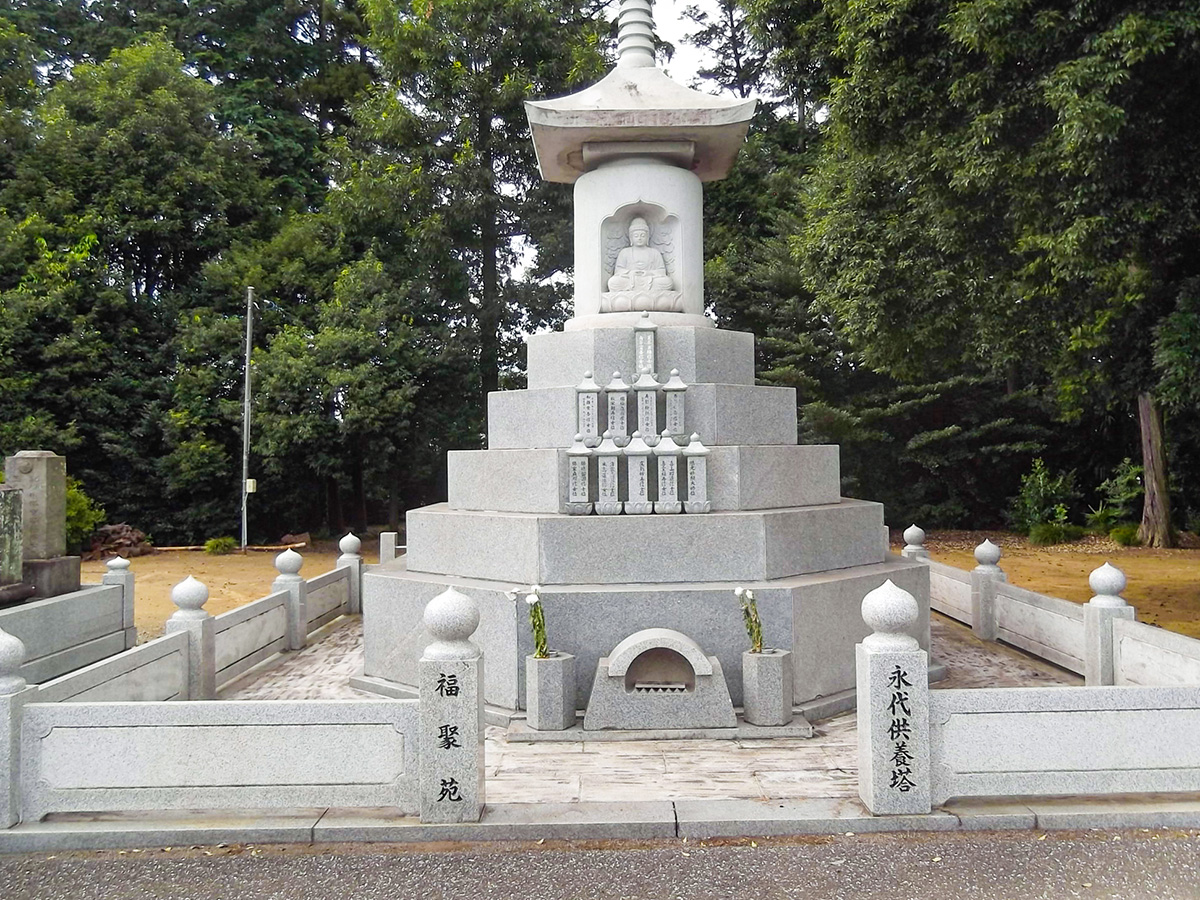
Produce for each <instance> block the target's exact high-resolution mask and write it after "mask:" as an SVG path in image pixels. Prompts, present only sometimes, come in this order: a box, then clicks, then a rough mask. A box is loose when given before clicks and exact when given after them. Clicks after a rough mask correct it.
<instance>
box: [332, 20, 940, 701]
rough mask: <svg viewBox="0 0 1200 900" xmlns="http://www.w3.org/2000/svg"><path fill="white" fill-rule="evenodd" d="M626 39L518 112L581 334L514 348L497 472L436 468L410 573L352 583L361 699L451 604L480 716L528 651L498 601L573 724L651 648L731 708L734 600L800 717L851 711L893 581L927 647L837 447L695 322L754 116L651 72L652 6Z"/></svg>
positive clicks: (492, 404)
mask: <svg viewBox="0 0 1200 900" xmlns="http://www.w3.org/2000/svg"><path fill="white" fill-rule="evenodd" d="M619 16H620V18H619V38H618V51H619V61H618V63H617V65H616V67H615V68H614V69H613V70H612V71H611V72H610V73H609V74H608V75H607V76H606V77H605V78H603V79H602V80H601V81H600V82H598V83H597V84H595V85H592V86H591V87H589V88H586V89H585V90H582V91H579V92H578V93H575V94H572V95H570V96H567V97H562V98H559V99H555V100H544V101H535V102H530V103H528V104H526V107H527V112H528V116H529V122H530V125H531V128H532V132H533V142H534V145H535V147H536V149H537V156H538V162H539V166H540V169H541V174H542V177H543V178H545V179H547V180H549V181H556V182H564V183H569V184H574V186H575V188H574V199H575V210H574V219H575V221H574V227H575V298H574V303H575V307H574V317H573V318H571V319H570V320H569V321H568V322H567V323H566V325H565V327H564V329H563V330H562V331H561V332H554V333H549V334H538V335H533V336H531V337H530V338H529V339H528V349H529V353H528V384H529V387H528V389H526V390H519V391H500V392H496V393H492V394H491V395H490V396H489V398H488V449H486V450H467V451H451V452H450V454H449V459H448V470H449V497H448V501H447V502H446V503H439V504H435V505H433V506H427V507H424V508H422V509H416V510H412V511H410V512H409V513H408V516H407V554H406V555H404V556H401V557H400V558H398V559H396V560H395V561H393V562H388V563H386V564H382V565H380V566H377V567H373V568H372V569H371V570H369V571H368V573H367V574H366V575H365V576H364V579H363V617H364V630H365V669H364V673H363V677H361V678H358V679H355V684H356V685H358V686H360V687H365V688H368V689H371V690H375V691H378V692H381V693H386V694H395V695H400V696H403V695H407V694H411V693H412V692H413V691H414V690H415V686H416V684H417V661H418V660H419V658H420V655H421V650H422V648H424V647H425V646H426V645H427V644H428V643H429V640H430V639H429V636H428V635H427V634H426V633H425V632H424V628H423V625H422V618H421V617H422V613H423V611H424V609H425V606H426V604H427V603H428V602H429V601H430V600H431V599H432V598H433V597H434V596H435V595H436V594H438V593H439V592H440V591H443V590H444V589H445V588H446V586H447V585H454V586H455V587H456V588H457V589H458V590H460V591H462V592H464V593H466V594H468V595H470V596H471V597H473V598H474V599H475V600H476V602H477V603H478V605H479V608H480V611H481V621H480V626H479V629H478V631H477V632H476V633H475V638H474V640H475V641H476V642H477V643H479V644H480V645H481V647H482V649H483V651H484V655H485V659H486V666H485V667H484V693H485V699H486V702H487V703H488V704H489V708H490V712H489V715H490V716H491V717H492V719H493V720H494V721H503V720H504V719H505V718H506V717H510V716H513V715H519V711H520V710H522V709H524V707H525V698H526V686H525V666H524V660H525V657H526V655H527V654H529V653H531V652H532V650H533V642H532V637H531V635H530V629H529V625H528V609H527V607H526V606H525V604H524V603H523V602H514V601H513V599H512V592H513V591H514V589H516V590H522V589H528V587H529V586H530V585H534V584H536V585H539V586H540V588H539V589H540V594H541V598H542V603H543V609H544V611H545V617H546V622H547V630H548V634H549V639H550V645H551V647H553V648H556V649H558V650H561V651H564V652H566V653H570V654H573V655H574V656H575V658H576V661H577V673H578V674H577V677H576V679H575V681H576V695H577V704H576V706H577V708H578V709H580V710H584V709H586V708H587V705H588V700H589V694H590V692H591V688H592V683H593V674H594V673H595V672H596V671H597V665H598V664H599V663H600V662H601V660H604V659H605V658H606V657H608V656H609V654H610V651H612V650H613V648H615V647H617V646H618V645H619V644H621V642H622V641H624V640H625V639H626V638H628V637H629V636H630V635H633V634H635V633H636V632H639V631H640V630H644V629H658V630H663V629H666V630H669V631H671V632H672V633H675V632H677V633H679V634H681V635H684V636H686V638H688V639H690V640H691V641H693V642H694V643H695V644H696V645H697V646H698V647H699V648H702V651H703V654H707V655H708V656H709V657H713V658H715V659H716V660H719V664H720V667H721V669H723V672H724V675H725V678H726V679H727V682H728V686H729V692H730V695H731V697H732V700H733V703H735V704H740V702H741V671H742V652H743V651H744V650H746V649H747V648H748V644H747V638H746V633H745V630H744V628H743V624H742V616H741V610H740V606H739V602H738V600H737V598H735V596H734V593H733V591H734V588H735V587H738V586H745V587H747V588H753V589H754V594H755V596H756V597H757V603H758V609H759V612H760V615H761V617H762V623H763V633H764V636H765V639H766V643H767V646H770V647H775V648H779V649H782V650H790V651H792V657H793V675H794V682H795V684H794V697H795V701H796V703H797V704H798V705H799V706H800V708H801V709H805V708H806V705H807V708H809V709H812V708H813V706H812V704H811V703H810V701H814V700H817V698H825V700H824V701H821V702H823V703H824V706H822V707H821V708H822V709H825V710H829V709H832V708H834V707H836V706H838V705H840V704H843V703H844V704H845V705H853V699H852V698H853V688H854V677H855V676H854V645H855V643H856V642H857V641H860V640H862V639H863V638H864V637H865V636H866V634H867V628H866V626H865V625H864V624H863V620H862V617H861V615H860V612H859V606H860V603H861V601H862V598H863V596H864V595H865V594H866V593H867V592H868V591H870V590H872V589H873V588H876V587H878V586H879V585H880V584H882V583H883V581H884V580H885V579H888V578H890V579H891V580H892V581H893V582H894V583H895V584H897V585H899V586H901V587H903V588H905V589H906V590H908V591H910V592H911V593H913V594H914V595H915V596H917V597H918V598H919V602H920V607H921V613H920V617H919V620H918V625H917V631H916V633H915V636H916V637H917V638H918V640H919V641H920V642H921V645H922V646H924V647H926V648H928V637H929V620H928V608H929V603H928V598H929V584H928V569H927V568H926V567H925V566H924V565H921V564H920V563H914V562H910V561H907V560H900V559H899V558H896V557H893V556H890V555H889V554H888V552H887V540H886V530H885V527H884V522H883V507H882V506H881V505H880V504H878V503H871V502H867V501H863V500H852V499H847V498H843V497H841V496H840V490H839V486H840V472H839V458H838V448H837V447H836V446H832V445H798V444H797V442H796V441H797V421H796V392H795V390H793V389H792V388H784V387H767V386H762V385H756V384H755V382H754V335H752V334H749V333H746V332H738V331H729V330H725V329H720V328H717V327H716V325H715V323H714V322H713V321H712V320H711V319H709V318H708V317H707V316H706V315H705V303H704V258H703V218H702V205H703V188H702V184H703V183H704V182H706V181H717V180H719V179H721V178H724V177H725V176H726V175H727V174H728V172H729V170H730V168H731V166H732V165H733V163H734V159H735V157H736V156H737V152H738V148H739V147H740V146H741V144H742V142H743V141H744V139H745V135H746V130H747V128H748V126H749V121H750V118H751V116H752V114H753V112H754V108H755V103H756V101H754V100H731V99H727V98H722V97H714V96H710V95H708V94H704V93H700V92H698V91H694V90H690V89H688V88H685V87H683V86H681V85H678V84H676V83H675V82H673V81H671V79H670V78H668V77H667V76H666V75H665V74H664V73H663V72H662V70H660V69H659V68H657V66H656V65H655V62H654V53H653V31H652V20H651V16H650V4H649V0H622V3H621V9H620V14H619ZM847 699H848V703H847V702H845V701H847Z"/></svg>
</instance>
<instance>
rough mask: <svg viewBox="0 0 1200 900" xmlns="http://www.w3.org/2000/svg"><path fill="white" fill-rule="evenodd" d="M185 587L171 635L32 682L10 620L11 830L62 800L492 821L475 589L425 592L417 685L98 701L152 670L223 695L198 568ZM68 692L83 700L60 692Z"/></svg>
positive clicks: (6, 679)
mask: <svg viewBox="0 0 1200 900" xmlns="http://www.w3.org/2000/svg"><path fill="white" fill-rule="evenodd" d="M343 550H345V545H343ZM287 567H293V568H295V569H297V570H298V568H299V566H294V565H293V563H292V561H290V560H288V561H286V563H285V566H284V568H287ZM346 568H348V567H346ZM283 574H289V573H286V572H284V573H283ZM290 574H295V573H294V572H293V573H290ZM319 589H320V587H318V590H319ZM277 593H283V592H277ZM297 593H300V594H303V591H300V592H297ZM173 596H174V598H175V600H176V602H177V604H178V605H179V607H180V608H179V611H178V612H177V613H175V614H174V616H172V619H171V622H170V623H168V624H169V628H168V634H167V635H166V636H165V637H163V638H160V639H158V640H157V641H151V642H150V643H148V644H145V645H143V646H141V647H138V648H136V649H134V650H132V651H130V652H129V653H127V654H122V655H121V656H120V657H119V658H116V659H114V660H106V661H105V662H104V663H101V664H99V666H96V667H91V671H90V672H89V671H88V670H84V671H81V672H78V673H74V674H72V675H71V676H68V677H67V678H64V679H59V680H58V681H57V682H55V683H52V684H49V685H43V686H38V685H28V684H26V681H25V679H24V678H23V677H21V675H20V671H21V665H22V662H23V660H24V656H25V651H24V647H23V646H22V643H21V641H20V640H18V639H17V638H15V637H13V636H12V635H9V634H7V633H5V632H3V631H0V829H8V828H11V827H13V826H14V825H17V823H18V822H24V823H36V822H37V821H39V820H40V819H41V818H42V817H44V816H45V815H47V814H50V813H71V812H81V811H87V812H108V811H126V810H135V811H155V810H180V809H271V808H281V807H379V806H386V807H392V808H395V809H396V810H397V815H411V814H416V813H419V814H420V816H421V820H422V821H423V822H431V823H454V822H474V821H478V819H479V815H480V812H481V810H482V808H483V802H484V780H483V736H484V729H483V700H482V696H483V695H482V691H481V689H480V677H481V670H482V664H483V661H482V654H481V653H480V651H479V649H478V647H476V646H475V644H473V643H472V642H471V640H470V638H471V636H472V635H473V634H474V632H475V629H476V627H477V626H478V624H479V611H478V609H477V608H476V606H475V604H474V601H472V600H471V599H469V598H468V597H466V596H464V595H463V594H461V593H459V592H457V591H455V590H454V589H453V588H450V589H448V590H446V591H444V592H443V593H442V594H439V595H438V596H437V597H435V598H434V599H433V600H432V601H430V603H429V605H428V606H427V607H426V609H425V617H424V622H425V629H426V631H427V632H428V633H429V634H430V635H431V637H432V638H433V643H431V644H430V645H429V647H428V648H427V649H426V651H425V653H424V655H423V657H422V659H421V660H420V672H421V689H420V699H419V700H378V701H374V700H371V701H358V700H351V701H324V702H321V701H209V702H205V703H188V702H161V701H159V700H156V699H155V700H146V702H140V703H129V702H90V701H91V700H93V699H94V698H98V697H101V696H103V697H104V699H106V700H109V699H113V698H119V699H121V700H128V699H145V696H146V695H145V693H144V692H145V690H146V689H147V685H148V682H149V681H150V680H152V679H151V678H150V677H149V674H150V673H151V671H152V670H153V671H154V674H155V677H157V678H161V679H163V681H164V683H168V682H169V683H171V684H173V688H164V689H163V690H174V691H175V693H176V699H182V698H183V697H184V696H190V697H197V696H209V695H210V694H209V693H206V692H208V691H210V688H211V684H212V679H213V676H214V673H215V668H214V667H213V653H212V651H213V650H214V647H213V644H214V643H215V641H214V636H215V633H216V632H215V628H214V625H213V623H214V620H213V617H211V616H208V615H207V613H205V612H204V610H203V606H204V602H205V600H207V596H208V591H207V589H206V588H205V587H204V585H202V584H201V583H200V582H198V581H196V580H195V579H188V580H186V581H184V582H182V583H181V584H180V585H178V586H177V587H176V589H175V591H174V592H173ZM289 596H290V594H289ZM263 599H264V600H273V596H272V597H268V598H263ZM260 602H261V601H260ZM259 615H265V614H261V613H260V614H259ZM322 615H323V614H322ZM256 617H258V616H257V615H256V616H252V617H251V618H250V619H246V620H243V621H242V623H240V624H244V623H245V622H250V621H253V619H254V618H256ZM320 617H321V616H318V618H320ZM233 627H234V628H236V627H237V626H233ZM230 630H232V628H231V629H226V631H230ZM270 630H271V629H267V631H270ZM276 640H277V639H276ZM101 667H104V670H103V671H101ZM155 667H158V668H157V669H156V668H155ZM185 691H186V693H185ZM97 692H99V693H97ZM56 700H71V701H73V702H69V703H64V702H47V701H56ZM80 701H83V702H80ZM18 827H19V826H18ZM4 833H5V832H2V831H0V849H3V846H4V840H3V838H4Z"/></svg>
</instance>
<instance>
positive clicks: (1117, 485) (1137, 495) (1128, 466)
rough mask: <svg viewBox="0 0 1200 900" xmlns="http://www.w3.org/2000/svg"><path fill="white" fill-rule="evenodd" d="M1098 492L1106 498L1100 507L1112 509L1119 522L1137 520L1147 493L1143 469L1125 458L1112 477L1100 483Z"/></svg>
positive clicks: (1114, 470)
mask: <svg viewBox="0 0 1200 900" xmlns="http://www.w3.org/2000/svg"><path fill="white" fill-rule="evenodd" d="M1098 490H1099V491H1100V494H1101V495H1102V496H1103V497H1104V501H1103V502H1102V503H1101V504H1100V505H1101V506H1107V507H1108V508H1109V509H1111V510H1112V511H1113V512H1114V513H1115V514H1116V518H1117V520H1118V521H1120V520H1121V519H1132V518H1135V517H1136V516H1137V514H1138V512H1139V511H1140V504H1139V502H1138V501H1139V500H1141V499H1142V494H1144V493H1145V492H1146V489H1145V487H1144V486H1143V485H1142V467H1141V466H1135V465H1134V464H1133V462H1132V461H1131V460H1130V459H1129V457H1128V456H1127V457H1125V458H1124V459H1123V460H1121V462H1119V463H1118V464H1117V467H1116V468H1115V469H1113V473H1112V477H1110V478H1108V479H1106V480H1104V481H1102V482H1101V483H1100V487H1099V489H1098ZM1113 524H1114V525H1115V524H1116V523H1113Z"/></svg>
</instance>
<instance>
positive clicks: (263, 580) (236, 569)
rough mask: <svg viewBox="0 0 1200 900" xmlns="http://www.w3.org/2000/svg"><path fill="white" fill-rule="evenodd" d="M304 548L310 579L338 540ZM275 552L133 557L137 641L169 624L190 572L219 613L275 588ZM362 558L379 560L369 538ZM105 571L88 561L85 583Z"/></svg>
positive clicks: (324, 566) (330, 563)
mask: <svg viewBox="0 0 1200 900" xmlns="http://www.w3.org/2000/svg"><path fill="white" fill-rule="evenodd" d="M299 552H300V554H301V556H303V557H304V565H303V567H302V568H301V569H300V574H301V575H303V576H304V577H305V578H313V577H315V576H317V575H320V574H321V573H322V572H328V571H329V570H330V569H332V568H333V567H334V564H335V563H336V562H337V558H338V551H337V546H336V545H335V544H333V543H329V544H327V545H326V544H317V545H316V546H314V547H312V548H308V549H304V550H301V551H299ZM275 556H276V554H275V553H271V552H266V553H264V552H258V551H249V552H247V553H246V555H245V556H243V555H242V554H240V553H231V554H229V555H227V556H211V555H209V554H207V553H204V552H203V551H195V550H167V551H162V552H159V553H155V554H152V555H150V556H138V557H135V558H134V559H132V560H130V571H132V572H133V574H134V590H133V598H134V600H133V617H134V621H135V623H136V625H137V629H138V640H139V641H147V640H150V639H152V638H156V637H158V636H160V635H161V634H162V633H163V626H164V624H165V623H166V621H167V619H168V618H169V617H170V615H171V613H173V612H175V604H174V603H172V602H171V588H173V587H174V586H175V585H177V584H178V583H179V582H181V581H183V579H185V578H187V576H189V575H192V576H194V577H195V578H198V579H199V580H200V581H202V582H204V584H205V585H207V586H208V591H209V600H208V603H206V604H205V605H204V608H205V610H207V611H208V612H210V613H212V614H213V615H214V616H215V615H220V614H221V613H223V612H228V611H229V610H231V609H235V608H237V607H239V606H242V605H244V604H246V603H249V602H250V601H251V600H257V599H258V598H259V597H265V596H266V595H267V594H269V593H271V582H272V581H274V580H275V576H276V575H278V574H279V573H278V572H276V571H275ZM363 559H365V560H366V561H367V562H369V563H376V562H378V561H379V553H378V548H377V547H376V548H369V545H368V542H367V541H363ZM104 572H105V567H104V563H102V562H85V563H84V564H83V580H84V581H85V582H91V583H93V584H95V583H97V582H99V581H100V576H101V575H103V574H104Z"/></svg>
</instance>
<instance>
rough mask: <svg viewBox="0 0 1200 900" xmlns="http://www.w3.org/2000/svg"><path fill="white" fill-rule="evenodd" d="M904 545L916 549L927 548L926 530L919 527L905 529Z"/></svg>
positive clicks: (912, 526) (913, 526)
mask: <svg viewBox="0 0 1200 900" xmlns="http://www.w3.org/2000/svg"><path fill="white" fill-rule="evenodd" d="M904 543H906V544H908V546H909V547H912V548H913V549H916V548H918V547H924V546H925V529H924V528H922V527H920V526H919V525H909V526H908V527H907V528H905V529H904Z"/></svg>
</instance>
